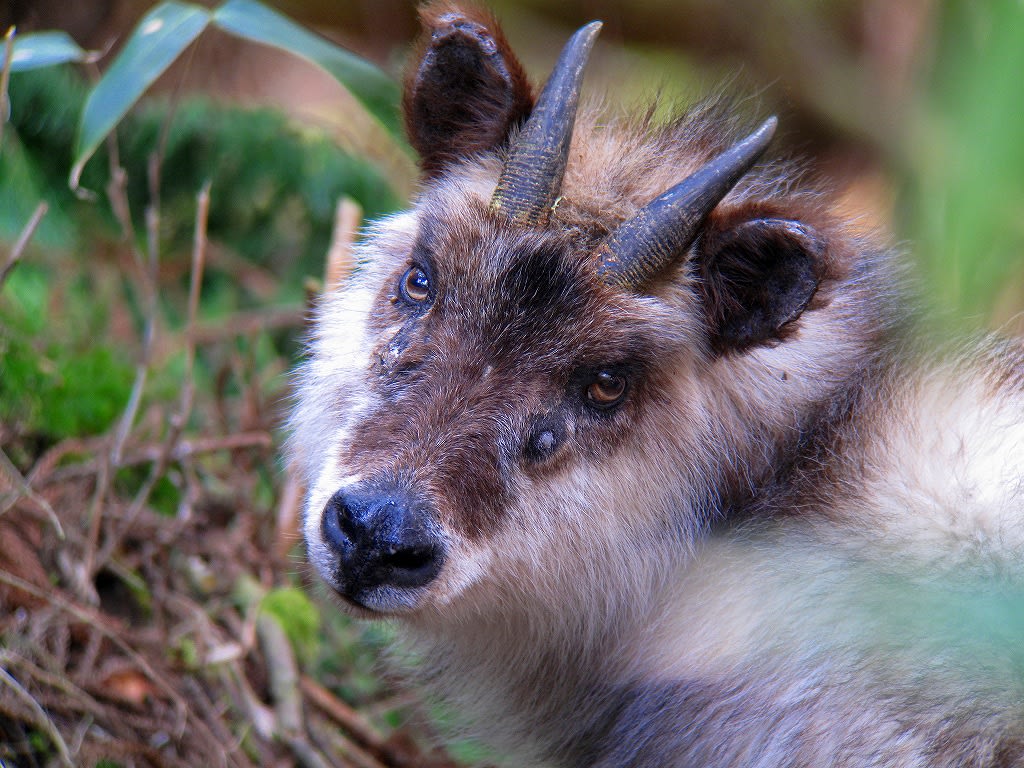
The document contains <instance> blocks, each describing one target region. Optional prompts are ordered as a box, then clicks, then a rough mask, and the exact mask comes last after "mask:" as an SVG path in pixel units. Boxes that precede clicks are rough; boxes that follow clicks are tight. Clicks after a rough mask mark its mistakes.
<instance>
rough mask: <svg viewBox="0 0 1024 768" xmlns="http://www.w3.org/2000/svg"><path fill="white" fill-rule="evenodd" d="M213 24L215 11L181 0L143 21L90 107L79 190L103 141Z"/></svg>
mask: <svg viewBox="0 0 1024 768" xmlns="http://www.w3.org/2000/svg"><path fill="white" fill-rule="evenodd" d="M209 23H210V12H209V11H207V10H206V9H205V8H200V7H199V6H196V5H189V4H185V3H179V2H176V0H170V2H166V3H161V4H160V5H158V6H157V7H156V8H154V9H153V10H152V11H150V12H149V13H147V14H146V15H145V16H144V17H143V18H142V21H140V22H139V24H138V26H137V27H135V30H134V31H133V32H132V36H131V37H130V38H128V42H127V43H126V44H125V46H124V48H123V49H122V50H121V53H120V54H118V56H117V58H116V59H115V60H114V63H113V64H111V65H110V69H108V70H107V71H106V73H104V75H103V77H102V79H101V80H100V81H99V82H98V83H96V86H95V87H94V88H93V89H92V92H91V93H90V94H89V97H88V99H87V100H86V102H85V108H84V109H83V110H82V121H81V123H80V124H79V130H78V141H77V142H76V146H75V164H74V166H73V167H72V169H71V179H70V184H71V188H72V189H77V188H78V183H79V180H80V179H81V176H82V169H83V168H84V167H85V164H86V163H87V162H88V161H89V158H90V157H92V155H93V153H94V152H95V151H96V148H97V147H99V145H100V142H102V141H103V139H104V138H106V136H107V134H109V133H110V132H111V131H112V130H113V129H114V126H116V125H117V124H118V122H119V121H120V120H121V118H123V117H124V116H125V114H126V113H127V112H128V110H129V109H131V108H132V106H133V105H134V104H135V102H137V101H138V100H139V98H140V97H141V96H142V94H143V93H145V92H146V90H147V89H148V88H149V86H150V85H152V84H153V82H154V81H155V80H156V79H157V78H158V77H160V75H162V74H163V73H164V72H165V71H166V70H167V68H168V67H169V66H171V64H173V63H174V61H175V59H177V58H178V56H180V55H181V53H182V51H184V50H185V49H186V48H188V46H189V45H191V44H192V42H193V41H194V40H195V39H196V38H197V37H198V36H199V35H200V34H201V33H202V31H203V30H204V29H206V26H207V24H209Z"/></svg>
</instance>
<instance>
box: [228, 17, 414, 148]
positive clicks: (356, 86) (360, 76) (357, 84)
mask: <svg viewBox="0 0 1024 768" xmlns="http://www.w3.org/2000/svg"><path fill="white" fill-rule="evenodd" d="M213 21H214V23H215V24H216V25H217V26H218V27H220V28H221V29H223V30H225V31H227V32H230V33H232V34H234V35H238V36H239V37H244V38H247V39H249V40H252V41H254V42H257V43H262V44H264V45H270V46H273V47H275V48H279V49H281V50H284V51H287V52H289V53H292V54H294V55H296V56H299V57H301V58H303V59H306V60H307V61H309V62H311V63H313V64H315V65H316V66H318V67H320V68H321V69H323V70H324V71H326V72H327V73H328V74H330V75H331V76H333V77H334V78H335V79H336V80H337V81H338V82H340V83H341V84H342V85H343V86H345V88H346V89H348V91H349V92H350V93H351V94H352V95H353V96H355V98H356V99H358V100H359V102H360V103H361V104H362V105H363V106H364V107H365V108H366V110H367V111H368V112H369V113H370V114H371V115H373V117H374V118H376V119H377V120H378V121H379V122H380V123H381V124H382V125H383V126H384V127H385V128H386V129H387V131H388V132H389V133H390V134H391V135H392V136H393V137H394V138H395V140H396V141H398V142H399V144H401V145H403V146H404V145H405V140H404V137H403V134H402V130H401V125H400V121H399V118H398V105H399V88H398V84H397V83H396V82H395V81H394V80H393V79H392V78H391V77H389V76H388V75H387V74H386V73H384V72H383V71H382V70H381V69H379V68H378V67H376V66H374V65H373V64H371V63H370V62H368V61H366V60H365V59H362V58H360V57H358V56H356V55H355V54H353V53H350V52H349V51H346V50H345V49H344V48H340V47H338V46H337V45H335V44H334V43H331V42H329V41H327V40H325V39H324V38H322V37H320V36H318V35H316V34H314V33H312V32H310V31H308V30H306V29H304V28H302V27H301V26H299V25H298V24H296V23H295V22H293V21H291V20H290V19H288V18H286V17H285V16H282V15H281V14H279V13H277V12H276V11H273V10H271V9H270V8H267V7H266V6H265V5H262V4H261V3H258V2H256V0H228V1H227V2H226V3H224V5H222V6H221V7H220V8H218V9H217V10H216V11H214V13H213Z"/></svg>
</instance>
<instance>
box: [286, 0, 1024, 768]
mask: <svg viewBox="0 0 1024 768" xmlns="http://www.w3.org/2000/svg"><path fill="white" fill-rule="evenodd" d="M422 15H423V21H424V25H425V28H426V31H425V35H424V37H423V39H422V41H421V43H420V45H419V47H418V49H417V52H416V54H415V56H414V57H413V60H412V62H411V65H410V68H409V73H408V76H407V79H406V85H405V97H404V105H403V106H404V112H405V119H406V124H407V128H408V133H409V136H410V138H411V140H412V143H413V146H414V147H415V148H416V149H417V151H418V152H419V154H420V156H421V158H422V168H423V184H422V189H421V192H420V193H419V195H418V196H417V198H416V200H415V202H414V203H413V205H412V207H411V208H410V209H409V210H408V211H406V212H404V213H401V214H398V215H395V216H392V217H390V218H387V219H385V220H383V221H380V222H378V223H376V224H375V225H374V226H373V227H372V228H371V229H370V231H369V233H368V235H367V237H366V239H365V241H364V243H363V244H362V245H361V246H360V251H359V253H358V256H359V259H358V260H359V265H360V266H359V268H358V269H357V271H356V274H355V275H354V277H352V278H351V280H350V281H349V283H348V284H347V285H345V286H343V287H340V288H338V289H337V290H332V291H330V292H328V293H327V295H325V296H324V298H323V301H322V303H321V305H320V306H319V308H318V311H317V316H316V320H315V325H314V329H313V332H312V335H311V341H310V349H309V356H308V359H307V360H306V362H304V363H303V365H302V367H301V369H300V370H299V373H298V376H297V396H296V405H295V409H294V412H293V416H292V422H291V426H292V439H291V443H290V451H291V454H292V458H293V460H294V461H295V462H297V463H298V464H299V465H300V466H301V467H302V469H303V472H304V475H305V480H306V482H307V484H308V498H307V501H306V506H305V512H304V535H305V539H306V544H307V549H308V554H309V559H310V561H311V563H312V564H313V565H314V566H315V568H316V570H317V571H318V572H319V574H320V575H321V576H322V577H323V579H324V580H325V581H326V582H327V584H328V585H329V586H330V588H331V589H332V590H333V591H334V592H336V593H337V595H338V596H339V601H338V602H339V604H340V605H342V606H343V608H344V610H347V611H349V612H350V613H351V614H353V615H355V616H360V617H365V618H369V619H388V620H393V621H395V622H396V624H397V625H398V626H399V628H400V630H401V635H402V637H403V638H404V641H405V643H406V644H407V646H406V647H408V648H411V649H412V651H413V652H414V656H415V658H416V663H415V665H414V674H416V675H418V676H419V677H420V678H421V679H422V683H423V684H424V685H426V686H427V687H428V688H430V689H432V690H434V691H436V692H437V693H438V694H439V695H441V696H443V697H445V698H446V699H448V700H449V701H450V702H451V703H452V704H454V705H455V706H456V707H457V708H460V709H461V711H462V712H463V713H464V714H465V716H466V717H467V719H468V720H469V721H470V722H471V723H472V724H473V726H474V727H475V729H476V731H477V733H478V734H479V735H480V737H481V738H483V739H484V740H485V741H487V742H489V743H491V744H493V745H494V746H495V747H496V748H497V750H499V752H498V753H499V754H501V755H503V756H507V758H508V759H509V761H511V762H512V763H514V764H524V765H538V764H545V765H556V766H557V765H561V766H705V767H713V766H765V767H768V766H773V767H774V766H808V767H810V766H1016V765H1024V557H1022V556H1024V355H1022V352H1021V350H1020V349H1019V348H1018V347H1015V346H1013V345H1011V344H1009V343H1005V342H999V341H994V340H985V341H982V342H980V343H973V342H972V343H958V344H956V345H949V347H948V348H946V349H932V348H929V346H928V345H927V344H925V343H924V342H922V341H921V338H922V336H923V334H921V333H920V332H919V331H918V328H919V326H920V325H921V322H920V320H919V318H918V317H917V313H916V312H915V311H913V309H912V302H911V299H910V298H908V296H907V291H905V289H904V288H903V283H904V279H903V276H902V272H901V268H900V266H899V257H898V256H897V255H895V254H893V253H892V251H891V250H889V249H887V248H886V247H884V246H882V245H879V244H878V243H877V242H875V241H874V240H873V239H872V238H871V237H868V236H865V235H864V234H862V233H861V232H860V231H859V230H858V229H856V228H853V227H851V226H849V225H848V224H847V223H846V222H844V221H843V220H842V219H841V218H839V217H837V215H836V214H835V213H834V212H833V210H832V207H831V204H830V200H829V197H828V194H827V193H825V192H823V191H822V190H820V189H810V188H806V187H804V186H802V185H801V183H800V182H799V181H797V180H795V178H794V174H793V172H792V171H791V169H790V168H789V167H787V166H786V165H785V164H783V163H780V162H772V161H770V160H767V159H765V156H764V152H765V150H766V147H767V145H768V143H769V142H770V139H771V135H772V132H773V130H774V127H775V122H774V120H773V119H769V120H767V121H765V122H764V123H763V124H762V125H761V126H760V127H759V128H756V129H754V130H751V125H749V124H746V123H745V121H744V120H743V119H741V118H740V117H737V116H735V115H734V114H733V113H732V110H731V109H730V107H729V106H728V104H723V102H722V101H721V100H718V101H715V102H707V103H703V104H700V105H698V106H696V107H693V108H691V109H690V110H689V111H688V112H687V113H686V114H683V115H680V116H679V117H678V118H676V119H674V120H670V121H668V122H666V123H664V124H656V123H655V122H653V121H652V120H651V118H650V116H649V115H647V116H641V117H640V118H636V119H631V118H617V117H614V116H611V115H608V114H607V113H603V112H599V111H597V110H595V109H592V108H589V107H587V106H585V105H584V106H579V93H580V86H581V80H582V73H583V65H584V63H585V60H586V57H587V54H588V52H589V50H590V48H591V46H592V45H593V41H594V38H595V36H596V34H597V31H598V27H599V25H597V24H591V25H588V26H587V27H584V28H583V29H581V30H580V31H579V32H577V33H576V35H574V36H573V38H572V39H571V40H570V41H569V42H568V43H567V45H566V48H565V49H564V51H563V52H562V55H561V58H560V59H559V61H558V64H557V65H556V66H555V69H554V72H553V74H552V75H551V77H550V79H549V80H548V82H547V85H546V86H545V87H544V89H543V90H542V91H541V92H540V93H539V94H538V93H535V91H534V90H533V89H532V88H531V86H530V84H529V82H528V80H527V78H526V77H525V75H524V73H523V70H522V67H521V65H520V64H519V63H518V62H517V60H516V58H515V56H514V54H513V53H512V51H511V50H510V48H509V45H508V43H507V42H506V40H505V38H504V37H503V35H502V33H501V31H500V29H499V28H498V27H497V26H496V25H495V23H494V22H493V20H492V19H490V18H489V17H488V16H486V14H484V13H482V12H480V11H479V10H472V9H470V10H462V9H459V8H457V7H455V6H453V5H450V4H446V3H442V4H434V5H431V6H428V7H427V8H425V9H424V10H423V12H422Z"/></svg>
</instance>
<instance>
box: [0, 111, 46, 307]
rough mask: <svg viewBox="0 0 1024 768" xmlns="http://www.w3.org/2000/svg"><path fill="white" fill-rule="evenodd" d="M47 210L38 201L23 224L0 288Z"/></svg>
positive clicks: (44, 204)
mask: <svg viewBox="0 0 1024 768" xmlns="http://www.w3.org/2000/svg"><path fill="white" fill-rule="evenodd" d="M2 129H3V120H0V130H2ZM48 210H49V206H48V205H47V204H46V201H45V200H44V201H40V203H39V205H37V206H36V209H35V211H33V213H32V216H31V217H30V218H29V220H28V223H27V224H25V228H24V229H22V230H21V234H20V235H18V239H17V241H15V243H14V247H13V248H12V249H11V254H10V256H8V257H7V262H6V263H5V264H4V268H3V271H2V272H0V288H2V287H3V284H4V282H5V281H6V280H7V277H8V275H10V274H11V272H12V271H13V270H14V267H15V266H17V264H18V261H19V260H20V259H21V255H22V253H23V252H24V251H25V248H26V246H28V243H29V241H30V240H31V239H32V236H33V235H34V234H35V233H36V229H38V227H39V222H41V221H42V220H43V216H45V215H46V212H47V211H48Z"/></svg>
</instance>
